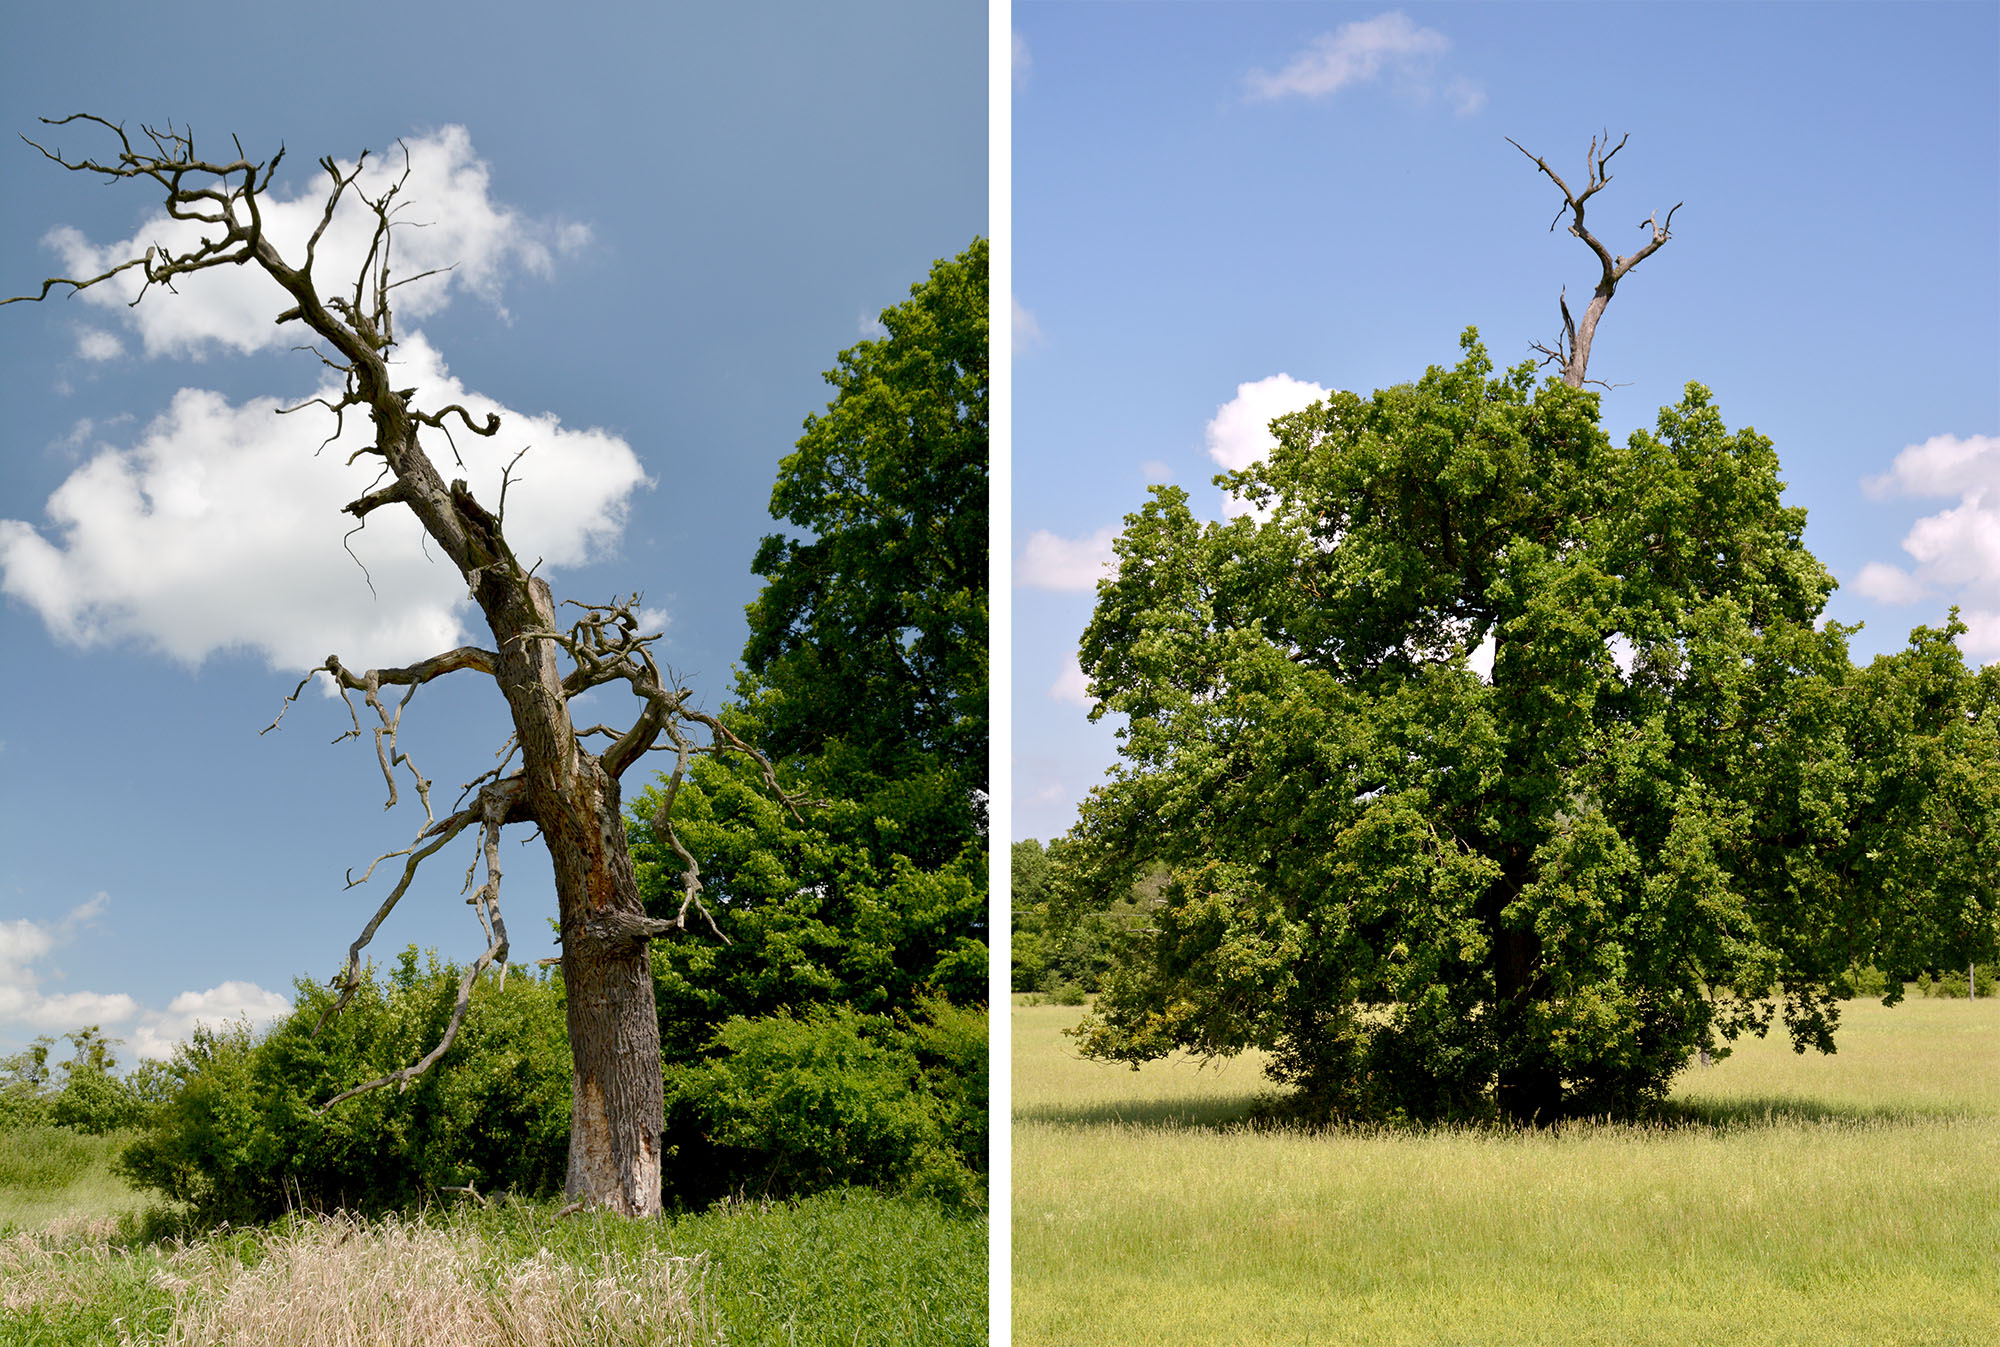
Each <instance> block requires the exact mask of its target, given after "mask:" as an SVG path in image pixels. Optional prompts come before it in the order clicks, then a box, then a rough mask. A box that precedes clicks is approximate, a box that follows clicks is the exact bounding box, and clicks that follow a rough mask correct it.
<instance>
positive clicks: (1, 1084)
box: [0, 1024, 160, 1135]
mask: <svg viewBox="0 0 2000 1347" xmlns="http://www.w3.org/2000/svg"><path fill="white" fill-rule="evenodd" d="M63 1037H64V1038H66V1039H68V1040H69V1043H70V1046H71V1049H72V1051H71V1053H70V1058H69V1060H68V1061H67V1062H61V1063H53V1064H52V1063H51V1062H50V1060H49V1054H50V1052H51V1050H52V1049H53V1048H54V1047H55V1041H54V1040H53V1039H50V1038H48V1037H46V1036H43V1037H38V1038H36V1039H35V1040H34V1041H33V1042H32V1043H30V1044H28V1046H27V1047H26V1048H24V1049H22V1050H21V1051H20V1052H18V1053H15V1054H14V1055H13V1056H12V1057H8V1058H6V1059H4V1060H0V1131H14V1130H18V1129H20V1128H26V1127H66V1128H69V1129H70V1130H71V1131H74V1132H89V1133H91V1134H92V1135H102V1134H103V1133H106V1132H116V1131H119V1130H121V1129H123V1128H127V1127H134V1126H137V1125H138V1124H139V1123H140V1122H142V1121H143V1120H144V1119H145V1117H146V1115H147V1113H148V1112H149V1111H150V1110H151V1108H152V1105H153V1104H154V1103H156V1102H157V1100H158V1088H159V1072H160V1067H159V1064H158V1063H154V1062H146V1063H142V1064H141V1065H140V1066H139V1068H138V1069H137V1070H136V1071H134V1072H133V1073H131V1074H130V1075H129V1076H124V1077H121V1076H119V1075H117V1074H116V1072H117V1070H118V1055H117V1053H116V1051H115V1049H116V1048H117V1046H118V1044H119V1042H120V1041H121V1040H119V1039H115V1038H106V1037H105V1036H104V1033H103V1031H102V1030H101V1029H99V1028H98V1027H97V1026H96V1025H94V1024H93V1025H90V1026H88V1027H86V1028H83V1029H79V1030H77V1031H76V1032H75V1033H69V1034H64V1035H63Z"/></svg>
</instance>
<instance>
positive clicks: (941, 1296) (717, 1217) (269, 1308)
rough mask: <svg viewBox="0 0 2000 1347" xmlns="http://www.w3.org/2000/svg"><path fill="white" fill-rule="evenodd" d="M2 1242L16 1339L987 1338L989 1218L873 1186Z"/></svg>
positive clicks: (235, 1342) (176, 1346)
mask: <svg viewBox="0 0 2000 1347" xmlns="http://www.w3.org/2000/svg"><path fill="white" fill-rule="evenodd" d="M147 1224H148V1223H147V1222H143V1221H137V1220H134V1219H133V1218H132V1217H130V1216H127V1217H126V1218H124V1219H123V1220H122V1221H121V1220H116V1219H112V1218H110V1217H100V1218H98V1219H95V1220H90V1221H78V1220H73V1219H66V1220H60V1221H58V1222H56V1223H55V1224H53V1225H51V1226H48V1227H44V1228H40V1229H20V1230H16V1231H14V1232H12V1233H11V1234H10V1235H8V1236H7V1237H6V1238H5V1239H4V1240H0V1347H13V1345H14V1344H21V1347H27V1345H28V1344H33V1345H34V1347H73V1345H77V1344H85V1343H89V1344H97V1343H107V1344H109V1343H119V1344H124V1343H131V1344H134V1347H180V1345H182V1344H188V1345H192V1344H197V1343H198V1344H218V1345H226V1347H261V1345H263V1344H271V1345H272V1347H277V1345H278V1344H283V1345H284V1347H336V1345H337V1347H463V1345H465V1344H487V1343H535V1344H541V1343H548V1344H556V1345H558V1347H560V1344H567V1343H577V1344H582V1343H592V1344H597V1343H607V1344H608V1343H617V1344H625V1343H633V1344H668V1343H672V1344H680V1343H710V1342H723V1341H726V1342H730V1343H773V1344H788V1345H789V1344H794V1343H796V1344H800V1345H801V1347H834V1345H835V1344H839V1347H848V1344H852V1343H855V1342H865V1343H884V1344H898V1345H902V1344H907V1345H909V1347H916V1345H917V1344H927V1345H928V1344H937V1345H938V1347H960V1345H961V1344H964V1345H968V1347H969V1345H970V1344H974V1343H983V1342H985V1341H986V1313H987V1312H986V1223H985V1221H984V1220H973V1219H967V1218H965V1217H961V1216H951V1215H947V1214H946V1213H944V1212H943V1211H942V1210H940V1209H939V1208H938V1207H937V1206H935V1205H934V1204H932V1203H930V1202H927V1201H923V1200H920V1199H914V1198H904V1197H887V1196H884V1195H882V1194H879V1193H875V1192H872V1191H865V1190H850V1191H847V1192H840V1193H829V1194H823V1195H820V1196H818V1197H814V1198H809V1199H806V1200H804V1201H801V1202H796V1203H773V1204H735V1205H731V1206H727V1207H721V1208H716V1209H714V1210H711V1211H708V1212H704V1213H699V1214H681V1215H676V1216H669V1217H664V1218H661V1219H659V1220H652V1221H630V1220H624V1219H620V1218H615V1217H605V1216H601V1215H591V1214H583V1215H575V1216H568V1217H565V1216H561V1215H560V1214H559V1213H558V1209H557V1208H556V1206H555V1204H554V1203H553V1202H532V1203H531V1202H513V1201H511V1200H506V1199H501V1200H497V1201H494V1202H493V1203H491V1204H490V1205H486V1206H472V1205H460V1206H457V1207H455V1208H453V1209H451V1210H437V1209H433V1210H430V1211H427V1212H424V1213H421V1214H420V1215H418V1216H414V1217H394V1216H392V1217H388V1218H385V1219H383V1220H380V1221H357V1220H353V1219H350V1218H347V1217H344V1216H319V1217H295V1218H289V1219H287V1220H285V1221H282V1222H279V1223H278V1224H276V1225H273V1226H270V1227H265V1228H249V1229H241V1230H229V1229H223V1230H219V1231H214V1232H210V1233H208V1234H206V1235H201V1236H199V1237H194V1238H186V1239H167V1240H158V1239H151V1238H148V1237H147V1235H148V1233H149V1231H148V1229H147Z"/></svg>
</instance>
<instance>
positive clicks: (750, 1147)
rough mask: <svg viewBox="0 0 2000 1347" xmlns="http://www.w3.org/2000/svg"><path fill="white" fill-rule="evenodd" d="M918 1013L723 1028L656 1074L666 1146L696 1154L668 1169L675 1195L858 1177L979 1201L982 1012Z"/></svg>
mask: <svg viewBox="0 0 2000 1347" xmlns="http://www.w3.org/2000/svg"><path fill="white" fill-rule="evenodd" d="M928 1009H929V1010H930V1012H931V1014H930V1016H928V1017H927V1018H925V1019H923V1020H920V1021H917V1022H914V1023H908V1022H906V1023H904V1024H901V1025H899V1024H897V1023H896V1022H894V1021H892V1020H889V1019H887V1018H884V1017H881V1016H868V1015H860V1014H857V1013H856V1012H854V1011H853V1010H851V1009H849V1008H847V1007H838V1008H831V1009H829V1008H826V1007H815V1008H813V1009H812V1010H811V1011H809V1012H808V1013H806V1014H805V1015H804V1016H802V1017H800V1018H793V1017H792V1016H789V1015H773V1016H766V1017H764V1018H761V1019H754V1020H753V1019H742V1018H737V1019H732V1020H730V1021H729V1022H728V1023H727V1024H725V1025H723V1027H722V1029H721V1031H720V1032H719V1033H718V1034H717V1035H716V1036H715V1041H714V1044H713V1046H714V1048H715V1049H716V1055H714V1056H713V1057H711V1058H709V1059H708V1060H706V1061H704V1062H702V1063H701V1064H699V1065H696V1066H689V1067H682V1068H679V1069H677V1070H675V1071H673V1072H670V1073H669V1076H668V1113H669V1117H670V1120H671V1121H670V1124H669V1139H670V1144H673V1145H676V1146H677V1147H678V1146H682V1145H687V1144H689V1143H690V1142H692V1143H695V1144H697V1145H699V1147H700V1149H701V1151H702V1154H703V1160H702V1163H701V1164H700V1165H699V1166H695V1167H686V1166H682V1165H672V1166H670V1170H671V1172H670V1182H673V1181H676V1178H677V1179H678V1186H677V1188H676V1191H678V1192H680V1193H681V1195H682V1196H683V1197H692V1198H696V1199H705V1198H712V1197H715V1196H721V1195H723V1194H724V1193H726V1192H729V1191H732V1190H733V1191H738V1192H748V1193H749V1194H750V1195H752V1196H760V1197H761V1196H781V1197H782V1196H790V1195H793V1194H797V1193H810V1192H817V1191H820V1190H823V1189H828V1188H836V1187H843V1186H848V1185H865V1186H873V1187H879V1188H883V1189H887V1190H896V1189H904V1190H910V1191H914V1192H919V1193H923V1194H926V1195H928V1196H930V1197H933V1198H935V1199H937V1200H939V1201H940V1202H942V1203H943V1204H944V1205H946V1206H947V1207H952V1208H963V1207H977V1206H981V1205H983V1203H984V1191H983V1185H984V1180H983V1179H982V1177H981V1175H980V1174H979V1172H978V1170H979V1169H981V1168H983V1166H984V1163H985V1152H986V1126H985V1117H986V1099H985V1090H984V1084H985V1076H986V1072H985V1068H986V1061H985V1056H986V1053H985V1017H984V1016H983V1015H971V1014H968V1013H966V1012H964V1011H961V1010H957V1009H955V1008H953V1007H951V1006H949V1005H948V1004H944V1003H932V1004H931V1005H930V1006H929V1007H928ZM683 1168H693V1169H694V1170H695V1171H696V1172H695V1173H689V1174H685V1175H682V1174H680V1172H679V1171H680V1170H682V1169H683ZM695 1183H699V1184H700V1185H701V1190H700V1191H696V1190H695V1189H694V1187H693V1185H694V1184H695Z"/></svg>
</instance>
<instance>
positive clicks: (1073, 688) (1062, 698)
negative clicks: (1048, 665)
mask: <svg viewBox="0 0 2000 1347" xmlns="http://www.w3.org/2000/svg"><path fill="white" fill-rule="evenodd" d="M1049 697H1050V699H1051V700H1053V701H1058V702H1067V703H1069V704H1070V705H1072V706H1090V705H1093V704H1094V703H1093V702H1092V700H1091V696H1090V679H1089V678H1088V677H1087V676H1086V675H1085V674H1084V672H1083V666H1082V665H1081V664H1078V663H1077V660H1076V656H1075V655H1071V656H1070V657H1069V658H1068V659H1067V660H1066V661H1064V663H1063V670H1062V672H1061V673H1060V674H1057V675H1056V681H1055V682H1053V683H1051V684H1049Z"/></svg>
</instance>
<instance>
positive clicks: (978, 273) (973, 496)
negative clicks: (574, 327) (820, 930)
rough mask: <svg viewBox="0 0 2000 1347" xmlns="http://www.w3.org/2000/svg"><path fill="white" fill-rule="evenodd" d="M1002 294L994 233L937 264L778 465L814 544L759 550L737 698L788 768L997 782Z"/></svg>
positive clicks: (777, 511) (784, 541) (833, 378)
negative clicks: (994, 484) (995, 554)
mask: <svg viewBox="0 0 2000 1347" xmlns="http://www.w3.org/2000/svg"><path fill="white" fill-rule="evenodd" d="M986 288H987V244H986V240H984V239H978V240H975V241H974V242H973V244H972V246H971V247H969V248H967V249H966V250H965V251H964V252H962V253H960V254H959V255H958V256H957V257H956V258H953V259H951V260H949V261H940V262H938V263H937V264H936V265H934V266H933V267H932V268H931V274H930V277H929V278H928V279H927V280H926V281H924V282H923V283H922V284H920V285H916V286H912V287H911V290H910V296H911V297H910V299H909V300H908V301H907V302H906V303H903V304H898V305H896V306H895V307H893V308H889V309H884V310H883V311H882V316H881V323H882V326H883V327H884V328H886V329H887V330H888V336H886V337H883V338H880V339H877V340H871V341H864V342H861V343H859V344H857V345H855V346H852V347H849V348H848V349H847V350H845V351H842V352H841V353H840V364H839V366H838V367H837V368H835V369H832V370H829V371H828V372H827V375H826V379H827V382H828V383H830V384H832V385H833V386H834V387H835V388H836V389H837V390H838V392H837V394H836V395H835V397H834V400H833V402H832V403H830V404H829V405H828V406H827V409H826V411H825V412H824V413H821V414H816V415H813V416H809V417H807V418H806V423H805V431H806V433H805V435H804V436H803V437H802V438H801V439H800V440H799V442H798V447H797V450H796V452H794V453H793V454H791V455H790V456H789V457H788V458H786V459H785V460H784V462H783V463H782V464H780V465H779V470H778V480H777V484H776V486H774V487H773V488H772V491H771V513H772V515H773V516H774V517H778V518H783V519H786V520H788V521H790V522H791V523H792V524H794V525H796V526H797V527H799V528H801V529H805V530H808V531H809V532H810V533H811V534H812V537H811V538H810V539H809V540H803V539H798V538H789V537H785V536H783V535H772V536H770V537H767V538H765V539H764V543H763V546H762V547H761V548H759V549H758V552H757V558H756V561H755V562H754V563H753V569H754V570H755V571H756V573H757V574H758V575H761V576H763V577H764V578H765V580H766V582H767V583H766V584H765V586H764V590H763V592H762V593H761V594H759V595H758V597H757V601H756V602H755V603H753V604H751V605H750V608H749V610H748V612H749V618H750V640H749V643H748V644H747V645H746V646H745V647H744V651H743V663H744V673H743V678H742V682H741V684H740V686H739V689H738V692H739V697H740V698H741V700H742V702H743V704H744V708H743V709H744V710H745V711H746V712H748V713H750V714H751V716H752V717H753V718H754V721H755V723H756V729H757V737H756V739H755V741H754V742H756V743H757V744H758V745H759V747H761V748H763V749H764V751H765V752H767V753H769V754H770V755H771V756H772V757H774V758H782V759H785V760H787V761H794V760H797V759H801V758H808V757H816V756H820V755H822V754H824V753H825V752H826V750H827V747H828V746H829V745H831V744H843V745H846V746H847V748H848V749H849V756H848V759H847V761H846V762H845V763H844V764H843V765H844V766H845V767H847V768H848V769H849V770H853V769H855V768H860V769H863V770H869V771H873V772H875V773H877V774H880V775H883V776H903V775H906V772H905V770H904V769H903V764H905V763H907V762H908V761H909V760H910V759H911V758H912V757H920V758H923V759H926V760H927V766H926V768H925V770H936V769H937V768H944V769H946V770H948V771H950V772H951V774H952V776H953V777H954V779H955V781H956V783H957V785H958V787H959V789H960V790H961V792H963V793H965V794H967V795H968V796H969V795H970V794H972V793H975V792H981V791H983V789H984V785H985V775H986V751H987V746H986V685H987V668H986V646H987V641H986V627H987V601H986V571H987V556H986V552H987V539H986V491H987V487H986V483H987V365H986V351H987V342H986V337H987V313H986V310H987V295H986ZM961 806H962V807H963V808H965V809H967V810H968V811H970V810H971V809H972V808H973V804H972V802H971V801H970V800H969V799H968V800H964V801H961ZM965 822H966V826H968V827H969V826H970V825H971V824H972V822H973V819H972V816H971V814H970V812H968V814H967V817H966V820H965ZM940 840H948V839H940ZM949 854H950V852H949V851H948V850H947V851H946V852H945V853H944V856H940V857H937V858H936V859H943V858H944V857H947V856H949ZM926 859H928V858H926Z"/></svg>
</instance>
